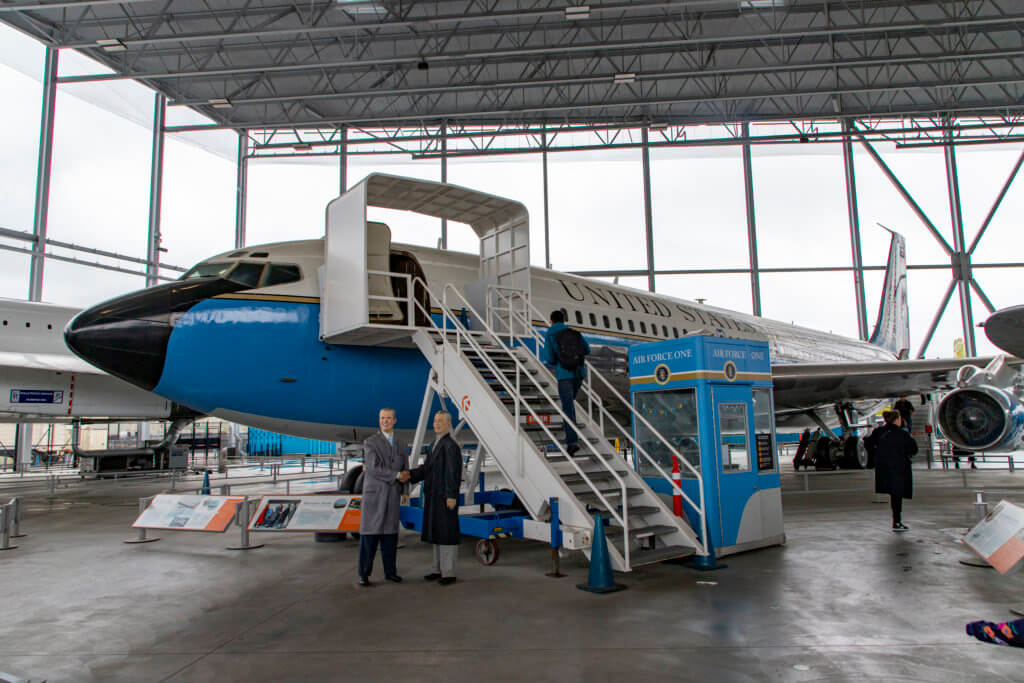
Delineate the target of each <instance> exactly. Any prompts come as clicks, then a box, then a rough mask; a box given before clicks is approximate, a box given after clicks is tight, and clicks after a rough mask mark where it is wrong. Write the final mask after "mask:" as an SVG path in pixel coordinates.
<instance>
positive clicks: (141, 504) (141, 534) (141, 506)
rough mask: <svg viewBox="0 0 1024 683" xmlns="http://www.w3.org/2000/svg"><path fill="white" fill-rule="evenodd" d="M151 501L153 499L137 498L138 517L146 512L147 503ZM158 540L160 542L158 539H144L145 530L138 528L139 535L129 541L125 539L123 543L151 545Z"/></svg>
mask: <svg viewBox="0 0 1024 683" xmlns="http://www.w3.org/2000/svg"><path fill="white" fill-rule="evenodd" d="M151 500H153V497H149V498H139V515H140V516H141V515H142V513H143V512H145V511H146V508H147V507H149V502H150V501H151ZM159 540H160V539H159V538H147V537H146V529H145V528H144V527H139V535H138V537H136V538H129V539H127V540H126V541H125V543H129V544H134V543H153V542H154V541H159Z"/></svg>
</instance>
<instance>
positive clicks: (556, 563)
mask: <svg viewBox="0 0 1024 683" xmlns="http://www.w3.org/2000/svg"><path fill="white" fill-rule="evenodd" d="M548 503H549V506H550V507H551V571H550V572H548V573H547V574H545V575H544V576H550V577H551V578H553V579H561V578H563V577H564V576H565V574H563V573H562V566H561V557H560V556H559V554H558V550H559V548H561V547H562V526H561V524H559V520H558V498H555V497H552V498H549V499H548Z"/></svg>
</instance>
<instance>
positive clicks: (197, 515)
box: [132, 493, 243, 533]
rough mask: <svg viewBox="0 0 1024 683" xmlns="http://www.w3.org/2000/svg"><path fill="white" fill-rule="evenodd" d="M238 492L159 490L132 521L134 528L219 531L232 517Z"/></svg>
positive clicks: (237, 503)
mask: <svg viewBox="0 0 1024 683" xmlns="http://www.w3.org/2000/svg"><path fill="white" fill-rule="evenodd" d="M242 500H243V499H242V498H240V497H238V496H202V495H197V494H191V495H187V494H182V495H175V494H170V493H163V494H160V495H158V496H156V497H155V498H153V501H152V502H151V503H150V504H149V507H147V508H146V510H145V511H144V512H143V513H142V514H141V515H139V518H138V519H136V520H135V523H134V524H133V525H132V526H133V527H135V528H137V529H138V528H145V529H171V530H173V531H212V532H217V533H222V532H224V531H226V530H227V528H228V525H230V524H231V521H232V520H233V519H234V518H235V510H237V509H238V505H239V503H241V502H242Z"/></svg>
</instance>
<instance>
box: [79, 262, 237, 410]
mask: <svg viewBox="0 0 1024 683" xmlns="http://www.w3.org/2000/svg"><path fill="white" fill-rule="evenodd" d="M242 289H247V286H246V285H245V284H243V283H239V282H234V281H231V280H226V279H223V278H194V279H188V280H176V281H175V282H171V283H169V284H166V285H158V286H156V287H150V288H148V289H143V290H140V291H138V292H133V293H131V294H126V295H124V296H121V297H118V298H116V299H111V300H110V301H106V302H104V303H102V304H99V305H98V306H93V307H92V308H90V309H88V310H85V311H82V312H81V313H79V314H78V315H77V316H75V317H74V318H73V319H72V320H71V322H70V323H68V326H67V328H65V330H64V340H65V342H67V345H68V348H70V349H71V350H72V351H73V352H74V353H75V354H76V355H78V356H80V357H81V358H82V359H83V360H86V361H88V362H89V363H92V364H93V365H95V366H96V367H98V368H99V369H101V370H104V371H106V372H109V373H110V374H111V375H114V376H115V377H120V378H121V379H123V380H125V381H126V382H131V383H132V384H134V385H135V386H139V387H142V388H143V389H145V390H147V391H152V390H153V388H154V387H156V385H157V384H159V383H160V377H161V375H163V371H164V361H165V360H166V358H167V344H168V343H169V342H170V339H171V331H172V330H173V329H174V326H175V324H176V322H177V320H178V319H179V318H180V317H181V315H182V314H183V313H185V312H186V311H188V310H189V309H190V308H192V307H193V306H195V305H196V304H198V303H199V302H201V301H205V300H206V299H209V298H211V297H215V296H217V295H219V294H228V293H231V292H237V291H239V290H242Z"/></svg>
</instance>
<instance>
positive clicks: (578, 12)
mask: <svg viewBox="0 0 1024 683" xmlns="http://www.w3.org/2000/svg"><path fill="white" fill-rule="evenodd" d="M589 17H590V5H570V6H568V7H566V8H565V18H566V19H587V18H589Z"/></svg>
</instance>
